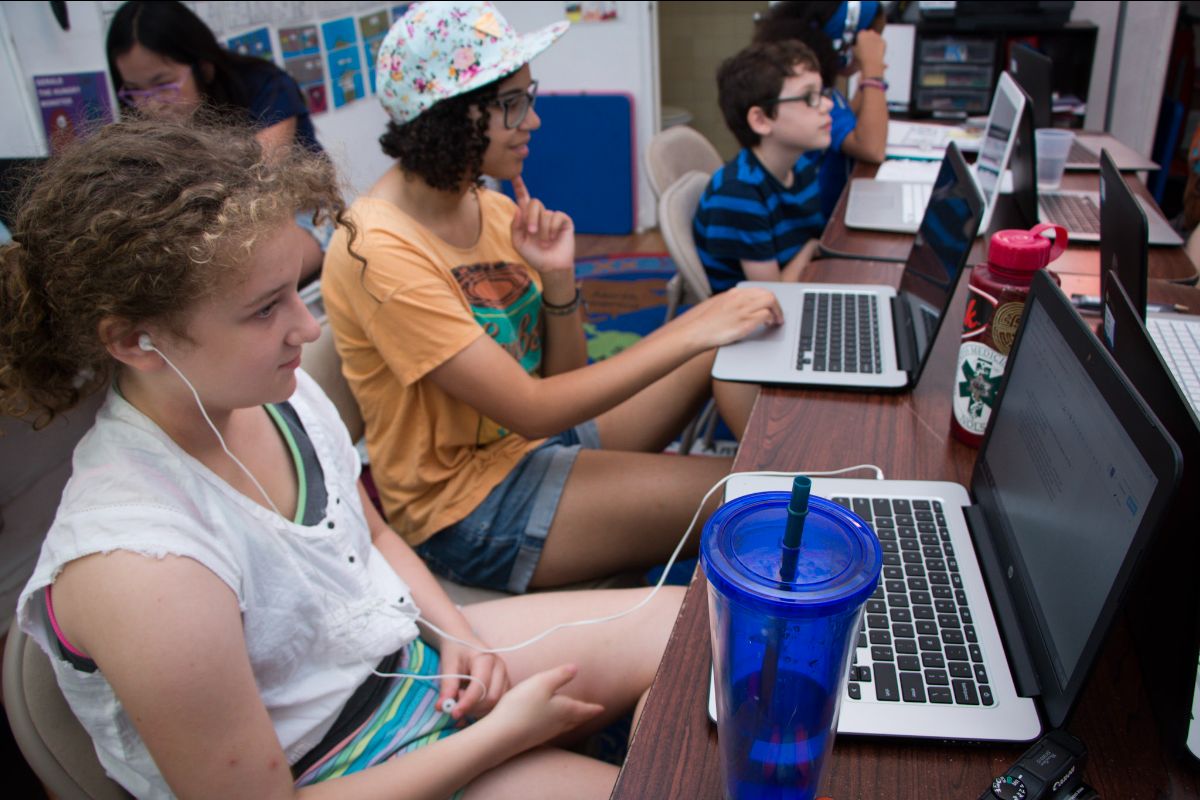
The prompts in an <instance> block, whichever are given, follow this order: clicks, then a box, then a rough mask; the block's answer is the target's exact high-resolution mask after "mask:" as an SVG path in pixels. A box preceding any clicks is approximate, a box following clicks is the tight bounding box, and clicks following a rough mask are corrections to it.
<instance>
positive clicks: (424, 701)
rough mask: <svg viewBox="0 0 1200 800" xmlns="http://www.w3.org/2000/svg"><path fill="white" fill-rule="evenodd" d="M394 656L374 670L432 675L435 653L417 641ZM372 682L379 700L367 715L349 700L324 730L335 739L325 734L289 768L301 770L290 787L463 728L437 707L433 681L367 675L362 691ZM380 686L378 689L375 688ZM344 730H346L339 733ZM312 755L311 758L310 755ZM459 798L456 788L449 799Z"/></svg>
mask: <svg viewBox="0 0 1200 800" xmlns="http://www.w3.org/2000/svg"><path fill="white" fill-rule="evenodd" d="M397 656H398V657H396V656H394V657H391V658H388V659H385V660H384V662H383V663H382V664H381V665H380V667H379V671H380V672H405V673H412V674H416V675H436V674H437V672H438V664H439V663H440V659H439V657H438V652H437V651H436V650H434V649H433V648H432V647H430V646H429V645H427V644H425V643H424V642H423V641H421V640H420V639H416V640H414V641H413V642H412V643H411V644H410V645H408V646H407V647H405V648H404V649H403V650H401V651H400V652H399V653H398V654H397ZM372 682H376V684H377V685H376V686H374V687H371V688H372V699H373V698H374V697H375V696H378V697H381V698H382V700H380V701H378V702H376V703H375V704H374V710H373V711H372V710H370V708H369V707H368V708H367V709H365V710H362V711H359V712H355V711H354V710H352V709H351V708H350V706H351V704H352V703H353V702H354V699H353V698H352V700H351V703H348V704H347V711H344V712H343V714H342V716H340V717H339V718H338V720H337V721H336V722H334V725H333V728H332V729H331V731H330V733H331V736H332V737H335V738H336V740H335V741H331V736H326V738H325V741H323V742H322V743H321V744H319V745H317V747H316V748H314V750H313V753H310V754H309V756H305V757H304V758H303V759H301V760H300V762H298V763H297V765H296V767H294V768H293V771H295V770H296V769H299V770H302V771H301V773H300V775H299V776H298V777H297V778H296V786H308V785H310V784H314V783H318V782H320V781H325V780H329V779H330V778H337V777H340V776H342V775H349V774H351V773H354V772H358V771H359V770H363V769H366V768H367V767H371V766H374V765H376V764H380V763H382V762H384V761H387V760H388V759H389V758H392V757H394V756H397V755H401V754H403V753H408V752H412V751H413V750H417V749H419V748H421V747H424V746H425V745H428V744H432V743H434V742H436V741H438V740H439V739H444V738H446V737H447V736H450V735H451V734H453V733H455V732H457V731H459V730H461V729H462V728H463V727H465V726H466V725H467V724H468V723H467V722H466V721H462V722H456V721H455V720H454V719H453V718H452V717H451V716H450V715H449V714H443V713H442V712H441V711H440V710H439V709H438V708H437V699H438V683H439V681H438V680H436V679H434V680H420V679H417V678H378V677H372V679H371V680H369V681H368V682H367V684H365V685H364V688H367V687H369V686H370V684H371V683H372ZM380 682H382V685H378V684H379V683H380ZM357 696H358V695H357V694H356V697H357ZM347 712H348V713H347ZM352 717H357V719H353V718H352ZM347 728H349V729H350V730H349V732H348V733H344V734H343V732H344V731H346V730H347ZM317 754H319V756H318V757H316V758H315V760H314V759H313V758H311V757H310V756H314V755H317ZM461 794H462V791H461V790H460V791H459V792H456V793H455V795H454V797H455V798H458V797H459V796H460V795H461Z"/></svg>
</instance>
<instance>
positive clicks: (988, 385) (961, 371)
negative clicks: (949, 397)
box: [954, 342, 1008, 434]
mask: <svg viewBox="0 0 1200 800" xmlns="http://www.w3.org/2000/svg"><path fill="white" fill-rule="evenodd" d="M1007 362H1008V356H1006V355H1003V354H1001V353H997V352H996V351H995V350H993V349H992V348H990V347H988V346H987V345H983V344H979V343H978V342H965V343H963V345H962V346H961V347H960V348H959V350H958V375H957V376H956V385H955V392H954V418H955V419H956V420H958V424H959V425H961V426H963V428H965V429H966V430H968V431H970V432H971V433H978V434H982V433H983V432H984V430H985V429H986V428H987V423H988V417H990V416H991V413H992V406H994V405H995V403H996V395H997V393H998V392H999V390H1000V379H1001V378H1002V377H1003V375H1004V365H1005V364H1006V363H1007Z"/></svg>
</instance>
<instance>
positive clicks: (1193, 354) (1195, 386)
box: [1146, 317, 1200, 414]
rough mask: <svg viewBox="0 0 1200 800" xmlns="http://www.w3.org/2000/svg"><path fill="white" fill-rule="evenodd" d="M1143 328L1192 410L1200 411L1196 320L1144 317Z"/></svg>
mask: <svg viewBox="0 0 1200 800" xmlns="http://www.w3.org/2000/svg"><path fill="white" fill-rule="evenodd" d="M1146 328H1147V329H1148V330H1149V331H1150V338H1152V339H1153V340H1154V344H1155V345H1156V346H1157V347H1158V352H1159V353H1160V354H1161V355H1162V357H1163V360H1164V361H1166V362H1167V366H1168V367H1170V368H1171V374H1172V375H1174V376H1175V381H1176V383H1178V384H1179V388H1181V389H1182V390H1183V394H1184V396H1185V397H1187V399H1188V402H1189V403H1191V404H1192V410H1193V411H1195V412H1196V413H1197V414H1200V322H1197V321H1191V320H1182V319H1163V318H1158V317H1148V318H1147V319H1146Z"/></svg>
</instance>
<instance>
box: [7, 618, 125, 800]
mask: <svg viewBox="0 0 1200 800" xmlns="http://www.w3.org/2000/svg"><path fill="white" fill-rule="evenodd" d="M4 710H5V712H6V713H7V714H8V723H9V725H10V727H11V728H12V733H13V738H14V739H16V741H17V746H18V747H20V748H21V754H22V755H24V756H25V760H26V761H27V762H29V766H30V767H31V768H32V769H33V771H34V773H35V774H36V775H37V776H38V778H39V779H40V780H41V782H42V785H43V786H45V787H46V789H47V790H49V791H50V792H52V793H53V795H54V796H55V797H56V798H58V800H127V798H129V797H131V795H130V794H129V793H128V792H126V791H125V790H124V789H123V788H122V787H121V786H120V785H119V784H118V783H117V782H116V781H114V780H112V779H111V778H109V777H108V775H107V774H106V773H105V772H104V767H102V766H100V759H98V758H97V757H96V750H95V748H94V747H93V746H92V740H91V738H90V737H89V736H88V735H87V732H86V731H85V730H84V729H83V726H82V725H80V724H79V720H78V719H76V718H75V714H74V712H72V711H71V707H70V706H68V705H67V700H66V698H64V697H63V695H62V692H61V691H59V688H58V681H57V680H55V678H54V669H53V668H52V667H51V666H50V659H49V658H47V657H46V654H45V653H44V652H42V648H40V647H38V645H37V643H36V642H35V641H33V639H31V638H29V637H28V636H26V635H25V632H24V631H22V630H21V629H20V628H18V627H17V624H16V621H15V620H14V621H13V624H12V627H10V628H9V631H8V641H7V642H6V644H5V647H4Z"/></svg>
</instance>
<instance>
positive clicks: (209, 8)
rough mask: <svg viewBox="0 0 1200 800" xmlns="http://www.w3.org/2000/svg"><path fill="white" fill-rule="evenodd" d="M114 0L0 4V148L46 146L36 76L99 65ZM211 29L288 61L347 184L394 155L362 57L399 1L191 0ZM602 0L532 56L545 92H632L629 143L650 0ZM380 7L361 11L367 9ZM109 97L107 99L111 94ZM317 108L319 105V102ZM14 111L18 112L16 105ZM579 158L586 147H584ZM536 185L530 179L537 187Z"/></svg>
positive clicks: (647, 215)
mask: <svg viewBox="0 0 1200 800" xmlns="http://www.w3.org/2000/svg"><path fill="white" fill-rule="evenodd" d="M120 5H121V3H120V2H109V1H104V2H83V1H78V2H68V3H67V10H68V14H69V17H70V24H71V27H70V30H69V31H63V30H62V29H61V28H60V27H59V26H58V23H57V22H56V21H55V19H54V17H53V15H52V14H51V11H50V4H49V3H23V2H2V3H0V35H2V36H3V42H2V43H0V49H3V50H4V52H3V53H0V56H2V58H0V62H3V66H5V67H7V66H8V65H9V64H11V65H12V69H11V70H7V69H6V70H5V71H6V72H8V75H6V76H5V79H3V80H0V103H2V104H3V105H2V106H0V107H3V108H5V109H11V110H13V112H17V113H12V112H10V113H6V114H3V115H0V157H18V156H32V155H43V154H45V153H46V151H47V144H46V134H45V132H44V130H43V124H42V121H41V110H40V108H39V104H38V99H37V96H36V94H35V90H34V77H35V76H45V75H63V74H71V73H85V72H104V71H106V70H107V64H106V62H105V57H104V35H105V31H106V30H107V28H108V20H109V19H110V18H111V16H112V14H113V13H114V12H115V11H116V9H117V8H118V7H120ZM189 5H190V6H191V7H192V8H193V9H194V10H195V11H196V13H197V14H199V15H200V16H201V17H202V18H203V19H204V20H205V21H206V22H207V23H208V24H209V26H210V27H211V28H212V29H213V31H214V32H215V33H216V34H217V37H218V39H220V40H221V41H232V42H233V43H234V45H235V46H237V47H239V49H242V50H243V51H244V52H252V53H257V54H260V55H265V56H269V57H271V58H272V59H273V60H274V61H275V63H277V64H280V65H281V66H283V67H284V68H285V69H287V70H288V71H289V72H290V73H291V74H292V75H293V76H294V77H296V78H297V81H298V82H299V83H300V84H301V87H302V89H303V90H304V91H305V94H306V96H307V97H308V100H309V104H310V108H314V110H317V111H318V113H315V114H314V116H313V122H314V124H315V126H316V130H317V137H318V138H319V139H320V141H321V143H322V144H323V145H324V146H325V148H326V150H327V151H329V153H330V155H331V156H332V157H333V158H334V160H335V161H336V162H337V163H338V165H339V167H340V168H341V169H342V172H343V175H344V176H345V179H346V182H347V183H348V185H349V191H350V192H351V193H359V192H362V191H363V190H365V189H366V188H367V187H369V186H370V185H371V183H372V182H373V181H374V180H375V178H377V177H378V176H379V175H380V174H381V173H382V172H383V171H384V170H385V169H387V168H388V166H389V165H390V163H391V162H390V159H388V158H387V157H385V156H384V155H383V153H382V152H380V150H379V146H378V144H377V143H376V139H377V138H378V135H379V134H380V133H382V132H383V129H384V125H385V123H386V119H387V118H386V116H385V115H384V113H383V110H382V109H381V108H380V106H379V104H378V102H376V100H375V98H374V88H373V86H372V80H371V76H370V74H369V73H370V72H371V70H370V68H369V66H368V59H369V58H371V57H373V54H374V51H373V49H371V48H372V47H377V46H378V42H379V41H380V40H381V38H382V35H381V33H380V26H381V25H382V31H383V32H386V29H387V26H388V25H390V21H391V19H392V18H393V17H394V15H395V14H396V12H397V11H398V10H399V7H402V6H406V5H407V4H406V3H394V2H393V3H380V2H378V0H375V1H374V2H372V1H371V0H334V1H333V2H219V3H218V2H191V3H189ZM568 5H571V4H568V3H565V2H498V3H497V6H498V7H499V8H500V10H501V12H502V13H503V14H504V15H505V16H506V17H507V18H508V20H509V21H510V22H511V23H512V24H513V26H514V27H515V28H516V29H517V30H518V31H520V32H527V31H531V30H533V29H535V28H539V27H543V26H545V25H549V24H550V23H552V22H555V21H557V20H560V19H563V18H564V17H565V16H566V14H567V11H566V8H567V6H568ZM573 5H575V6H580V5H582V6H584V7H585V11H586V8H587V7H589V6H592V5H602V6H605V7H606V8H607V9H608V10H610V11H612V12H615V16H612V18H610V19H608V20H606V21H602V22H578V23H576V24H574V25H573V26H572V28H571V30H570V31H568V33H567V34H566V35H565V36H564V37H563V38H562V39H561V40H559V42H558V43H557V44H556V45H555V46H553V47H551V48H550V49H549V50H548V51H546V52H545V53H544V54H543V55H541V56H540V57H539V58H538V59H536V60H535V61H534V64H533V68H534V74H535V77H536V78H537V79H538V81H539V84H540V88H541V91H543V92H580V91H604V92H623V93H628V94H629V95H631V96H632V97H633V100H634V103H633V105H634V114H635V121H634V127H635V135H636V142H635V144H634V147H635V150H634V152H635V153H640V152H641V150H642V148H644V146H645V143H646V142H647V141H648V140H649V138H650V136H651V135H652V134H653V133H654V131H656V130H657V125H658V114H659V111H658V108H659V100H658V78H657V56H656V55H655V48H656V46H657V45H656V42H657V36H656V33H655V27H654V26H655V8H654V7H655V3H653V2H615V3H606V4H589V3H582V4H579V3H575V4H573ZM379 12H381V13H382V15H383V16H382V20H381V19H380V18H379V17H376V18H375V19H368V18H369V17H371V16H372V14H373V13H379ZM110 99H111V100H112V103H113V107H115V106H116V103H115V99H113V98H110ZM321 109H323V110H321ZM18 110H19V111H18ZM581 157H586V154H581ZM634 166H635V169H637V171H638V173H639V179H638V182H637V209H638V214H637V226H638V227H639V228H646V227H652V226H653V225H654V224H655V213H654V211H655V209H654V199H653V195H652V193H651V192H650V188H649V184H648V183H647V182H646V179H645V177H644V176H642V175H641V174H640V173H641V172H642V170H641V164H640V162H639V163H637V164H635V165H634ZM534 189H535V191H536V187H534Z"/></svg>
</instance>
